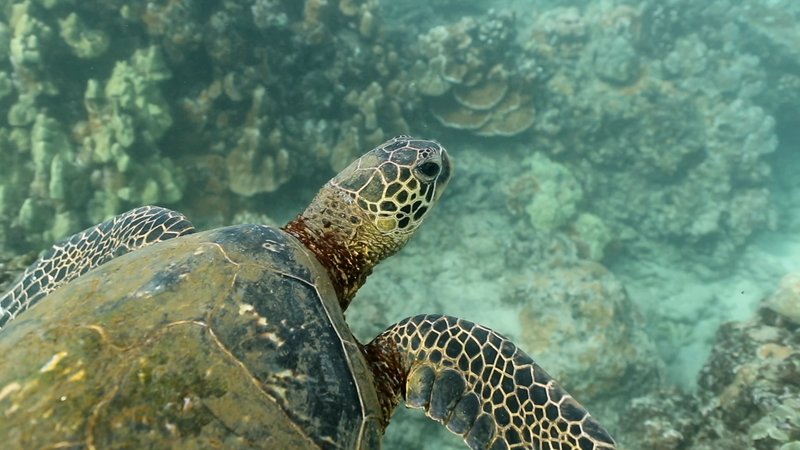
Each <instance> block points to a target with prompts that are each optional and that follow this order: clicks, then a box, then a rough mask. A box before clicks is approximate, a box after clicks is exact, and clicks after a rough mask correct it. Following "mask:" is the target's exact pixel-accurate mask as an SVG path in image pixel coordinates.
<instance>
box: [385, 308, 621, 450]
mask: <svg viewBox="0 0 800 450" xmlns="http://www.w3.org/2000/svg"><path fill="white" fill-rule="evenodd" d="M374 342H375V343H376V345H387V346H394V347H395V348H396V349H397V351H398V352H399V354H401V355H404V358H405V361H404V364H405V368H404V369H405V370H406V371H407V373H409V376H408V379H407V382H406V393H405V396H406V403H407V405H408V406H409V407H416V408H424V409H425V411H426V414H427V415H428V416H429V417H431V418H432V419H434V420H437V421H438V422H440V423H443V424H444V425H446V426H447V428H448V429H450V431H452V432H454V433H456V434H459V435H461V436H462V437H463V438H464V440H465V441H466V443H467V444H468V445H469V446H470V448H472V449H492V450H495V449H541V450H556V449H559V450H573V449H574V450H601V449H614V448H615V444H614V440H613V439H612V438H611V436H609V434H608V433H607V432H606V430H605V429H604V428H603V427H602V426H601V425H600V424H599V423H598V422H597V421H596V420H595V419H594V418H593V417H592V416H591V415H590V414H589V413H588V412H587V411H586V409H585V408H584V407H583V406H581V405H580V404H579V403H578V402H577V401H576V400H575V399H573V398H572V397H571V396H570V395H569V394H568V393H567V392H566V391H565V390H564V389H562V388H561V387H560V386H559V385H558V384H557V383H556V382H555V381H554V380H553V378H552V377H550V376H549V375H548V374H547V373H546V372H545V371H544V369H542V368H541V367H540V366H539V365H538V364H536V363H535V362H534V361H533V359H531V357H529V356H528V355H526V354H525V353H524V352H523V351H522V350H520V349H519V348H517V346H516V345H514V344H513V343H512V342H511V341H510V340H508V339H506V338H505V337H503V336H502V335H500V334H499V333H496V332H494V331H492V330H490V329H488V328H486V327H483V326H480V325H477V324H475V323H472V322H469V321H466V320H462V319H458V318H455V317H449V316H441V315H421V316H415V317H411V318H408V319H405V320H403V321H401V322H398V323H397V324H396V325H394V326H393V327H391V328H389V329H388V330H386V331H385V332H384V333H383V334H381V335H380V336H379V337H378V338H376V340H375V341H374ZM370 345H373V344H370Z"/></svg>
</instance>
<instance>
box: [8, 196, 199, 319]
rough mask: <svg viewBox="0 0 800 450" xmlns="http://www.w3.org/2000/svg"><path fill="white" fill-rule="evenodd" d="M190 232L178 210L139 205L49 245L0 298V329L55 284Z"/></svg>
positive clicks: (48, 291)
mask: <svg viewBox="0 0 800 450" xmlns="http://www.w3.org/2000/svg"><path fill="white" fill-rule="evenodd" d="M192 232H194V226H193V225H192V223H191V222H189V220H188V219H186V217H185V216H184V215H183V214H180V213H177V212H175V211H172V210H169V209H165V208H160V207H158V206H143V207H141V208H136V209H132V210H130V211H128V212H125V213H122V214H120V215H118V216H114V217H112V218H111V219H108V220H106V221H105V222H103V223H101V224H99V225H95V226H93V227H91V228H87V229H85V230H83V231H81V232H80V233H77V234H74V235H72V236H70V237H68V238H66V239H64V240H63V241H61V242H59V243H57V244H55V245H53V247H51V248H50V249H49V250H47V252H46V253H45V254H44V255H42V257H41V258H39V259H38V260H36V262H34V263H33V264H31V265H30V266H29V267H28V268H27V269H25V272H23V273H22V275H21V276H20V277H19V279H18V280H17V281H16V283H14V285H12V287H11V289H10V290H9V291H8V292H6V293H5V294H4V295H3V296H2V297H0V329H2V328H3V326H5V324H6V323H8V322H9V321H10V320H12V319H14V317H16V316H17V315H19V314H20V313H21V312H22V311H24V310H26V309H28V308H30V307H31V306H33V305H34V304H35V303H36V302H38V301H39V300H40V299H41V298H42V297H44V296H45V295H47V294H49V293H50V292H53V291H54V290H55V289H56V288H58V287H59V286H61V285H63V284H66V283H68V282H69V281H71V280H73V279H75V278H76V277H78V276H80V275H82V274H84V273H86V272H88V271H89V270H90V269H93V268H95V267H97V266H99V265H101V264H103V263H105V262H107V261H109V260H110V259H112V258H114V257H117V256H120V255H122V254H124V253H127V252H130V251H133V250H136V249H139V248H142V247H146V246H148V245H150V244H154V243H156V242H161V241H165V240H167V239H172V238H174V237H177V236H181V235H184V234H189V233H192Z"/></svg>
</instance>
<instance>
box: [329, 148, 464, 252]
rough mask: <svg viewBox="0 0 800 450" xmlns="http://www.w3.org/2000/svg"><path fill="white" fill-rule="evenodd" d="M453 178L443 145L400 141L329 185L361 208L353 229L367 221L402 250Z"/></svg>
mask: <svg viewBox="0 0 800 450" xmlns="http://www.w3.org/2000/svg"><path fill="white" fill-rule="evenodd" d="M450 173H451V169H450V159H449V157H448V156H447V152H446V151H445V149H444V147H442V146H441V145H440V144H439V143H437V142H434V141H427V140H423V139H414V138H412V137H409V136H398V137H396V138H393V139H391V140H389V141H387V142H385V143H383V144H381V145H380V146H378V147H376V148H374V149H373V150H372V151H370V152H369V153H367V154H365V155H364V156H362V157H361V158H359V159H357V160H356V161H355V162H353V163H352V164H350V166H348V167H347V168H346V169H344V170H343V171H342V172H341V173H340V174H339V175H337V176H336V177H335V178H333V179H332V180H331V181H330V182H329V183H328V186H329V187H330V188H331V189H337V190H339V191H340V192H342V193H343V194H344V195H345V196H346V197H347V198H348V199H350V200H352V202H353V203H354V205H355V206H356V207H357V211H358V212H359V214H357V215H356V216H354V217H352V218H351V220H352V222H353V223H354V224H356V223H359V222H360V221H365V222H366V223H368V224H369V226H371V227H374V230H375V231H374V232H377V233H379V234H381V235H384V236H385V237H386V238H387V239H389V240H391V241H394V242H396V244H399V246H402V245H403V244H405V242H406V241H407V240H408V238H409V237H411V235H412V234H413V232H414V231H415V230H416V229H417V227H419V225H420V224H421V223H422V221H423V219H424V218H425V216H426V214H427V213H428V211H430V209H431V207H432V206H433V205H434V203H436V201H437V200H438V199H439V197H440V196H441V195H442V192H443V191H444V189H445V187H446V186H447V183H448V181H450ZM353 212H356V211H353ZM398 249H399V247H398ZM387 256H388V255H387Z"/></svg>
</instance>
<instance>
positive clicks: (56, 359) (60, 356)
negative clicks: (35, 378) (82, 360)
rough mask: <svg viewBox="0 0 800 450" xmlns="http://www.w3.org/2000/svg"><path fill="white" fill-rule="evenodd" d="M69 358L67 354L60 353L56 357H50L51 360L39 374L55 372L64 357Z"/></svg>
mask: <svg viewBox="0 0 800 450" xmlns="http://www.w3.org/2000/svg"><path fill="white" fill-rule="evenodd" d="M65 356H67V352H58V353H56V354H55V355H53V356H51V357H50V360H49V361H47V362H46V363H44V365H43V366H42V368H41V369H39V373H45V372H50V371H52V370H55V368H56V366H58V363H59V362H61V360H62V359H64V357H65Z"/></svg>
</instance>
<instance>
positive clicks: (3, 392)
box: [0, 381, 22, 400]
mask: <svg viewBox="0 0 800 450" xmlns="http://www.w3.org/2000/svg"><path fill="white" fill-rule="evenodd" d="M20 389H22V385H21V384H19V383H17V382H16V381H12V382H11V383H8V384H7V385H5V386H3V389H0V400H3V399H4V398H6V397H8V396H9V394H13V393H14V392H17V391H18V390H20Z"/></svg>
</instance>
